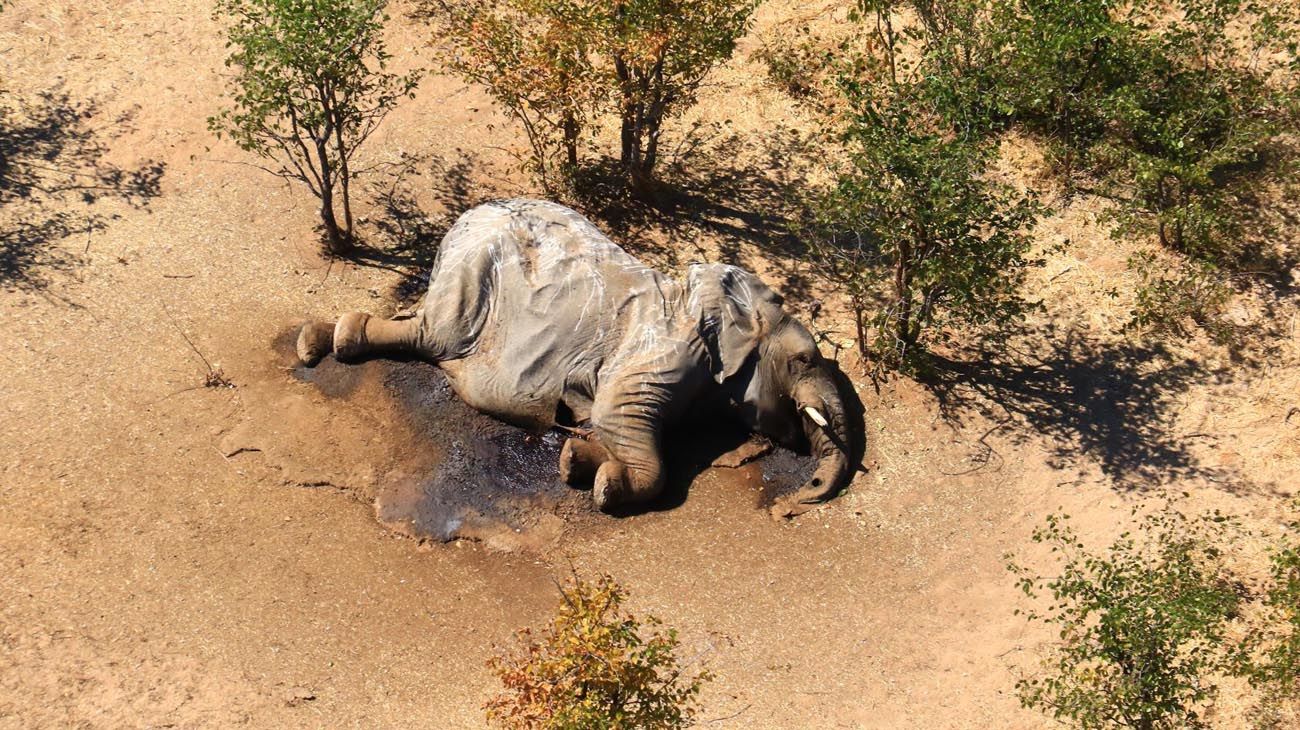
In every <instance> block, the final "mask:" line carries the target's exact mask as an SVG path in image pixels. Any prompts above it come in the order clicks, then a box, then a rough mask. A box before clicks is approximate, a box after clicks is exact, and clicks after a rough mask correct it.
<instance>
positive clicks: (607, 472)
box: [591, 459, 664, 512]
mask: <svg viewBox="0 0 1300 730" xmlns="http://www.w3.org/2000/svg"><path fill="white" fill-rule="evenodd" d="M663 491H664V478H663V469H662V468H661V467H660V465H659V464H658V463H656V464H654V465H653V466H636V467H633V466H628V465H626V464H623V463H622V462H620V461H618V460H617V459H610V460H609V461H606V462H605V463H604V464H601V465H600V468H599V469H597V470H596V481H595V483H594V484H593V485H592V488H591V501H592V502H593V503H594V504H595V505H596V509H598V510H600V511H601V512H611V511H613V510H616V509H619V508H621V507H633V506H639V505H644V504H646V503H648V502H650V501H651V500H653V499H654V498H656V497H658V496H659V495H660V494H662V493H663Z"/></svg>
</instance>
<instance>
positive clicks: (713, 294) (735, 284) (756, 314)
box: [690, 264, 782, 383]
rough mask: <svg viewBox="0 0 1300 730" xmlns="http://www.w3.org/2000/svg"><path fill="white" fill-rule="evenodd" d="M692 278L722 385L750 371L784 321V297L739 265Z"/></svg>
mask: <svg viewBox="0 0 1300 730" xmlns="http://www.w3.org/2000/svg"><path fill="white" fill-rule="evenodd" d="M690 279H691V288H692V292H691V297H692V299H694V300H696V301H697V302H698V304H699V306H700V309H701V312H700V315H701V317H700V323H701V335H702V336H703V339H704V342H705V345H706V346H707V348H708V351H709V356H710V358H711V359H712V366H711V370H712V373H713V377H714V379H715V380H717V381H718V382H719V383H721V382H722V381H724V380H726V379H727V378H729V377H731V376H733V375H735V374H736V373H737V372H739V371H740V370H741V368H743V367H744V366H745V363H746V362H747V361H748V360H749V358H750V357H751V356H753V355H754V352H755V350H757V349H758V345H759V344H760V343H761V342H762V341H763V338H764V337H766V336H767V334H768V333H769V332H770V331H771V329H772V325H774V324H775V323H776V321H777V320H778V319H780V317H781V313H782V309H781V297H780V296H778V295H777V294H776V292H773V291H772V290H771V289H769V288H768V287H767V285H766V284H764V283H763V282H762V281H760V280H759V278H758V277H757V276H754V275H753V274H751V273H749V272H748V271H744V270H743V269H738V268H736V267H734V266H726V265H721V264H709V265H698V266H695V267H693V268H692V270H691V277H690Z"/></svg>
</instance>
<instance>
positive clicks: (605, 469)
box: [591, 460, 628, 512]
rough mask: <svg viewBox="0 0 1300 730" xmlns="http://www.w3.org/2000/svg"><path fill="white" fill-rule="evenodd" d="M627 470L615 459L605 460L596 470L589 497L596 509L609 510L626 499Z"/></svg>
mask: <svg viewBox="0 0 1300 730" xmlns="http://www.w3.org/2000/svg"><path fill="white" fill-rule="evenodd" d="M627 491H628V489H627V470H626V469H624V468H623V465H622V464H620V463H618V462H616V461H612V460H611V461H606V462H605V463H604V464H601V465H600V468H599V469H597V470H596V482H595V484H594V485H593V486H592V489H591V499H592V502H594V503H595V505H596V509H598V510H600V511H601V512H609V511H611V510H613V509H614V508H616V507H618V506H619V505H621V504H623V502H625V501H626V499H627Z"/></svg>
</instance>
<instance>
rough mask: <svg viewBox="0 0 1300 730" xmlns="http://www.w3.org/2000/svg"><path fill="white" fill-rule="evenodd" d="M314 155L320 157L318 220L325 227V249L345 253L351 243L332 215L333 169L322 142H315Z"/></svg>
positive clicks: (335, 252) (350, 246)
mask: <svg viewBox="0 0 1300 730" xmlns="http://www.w3.org/2000/svg"><path fill="white" fill-rule="evenodd" d="M316 153H317V154H318V155H319V156H320V181H321V183H320V219H321V224H322V225H324V227H325V242H326V247H327V248H328V250H329V252H330V253H332V254H342V253H347V252H348V251H350V250H351V248H352V245H351V244H352V241H351V239H350V238H349V237H348V236H346V235H344V232H343V231H341V230H340V229H339V223H338V219H337V218H336V217H335V215H334V182H335V181H334V168H333V166H332V165H331V164H330V161H329V156H328V154H327V152H326V150H325V144H324V143H323V142H317V144H316Z"/></svg>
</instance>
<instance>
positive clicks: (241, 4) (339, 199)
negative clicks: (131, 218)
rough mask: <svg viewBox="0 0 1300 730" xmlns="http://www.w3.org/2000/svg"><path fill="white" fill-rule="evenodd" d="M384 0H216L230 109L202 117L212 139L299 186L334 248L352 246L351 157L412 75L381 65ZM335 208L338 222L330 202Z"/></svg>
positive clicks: (407, 88) (404, 92) (409, 85)
mask: <svg viewBox="0 0 1300 730" xmlns="http://www.w3.org/2000/svg"><path fill="white" fill-rule="evenodd" d="M384 6H385V2H384V0H219V1H218V3H217V11H216V15H217V17H218V18H219V19H224V20H226V21H227V22H229V23H230V26H229V28H228V31H227V32H228V36H229V41H228V43H227V45H228V46H229V47H230V48H232V49H233V52H232V53H231V55H230V57H229V58H227V59H226V66H228V67H230V68H232V69H234V72H235V73H234V77H233V78H232V79H231V82H230V86H231V89H232V94H233V102H234V106H233V107H232V108H229V109H225V110H223V111H222V112H221V113H219V114H217V115H216V116H214V117H212V118H210V119H209V120H208V126H209V128H210V129H211V130H212V131H213V132H214V133H216V134H217V135H218V136H221V135H223V134H226V135H230V137H231V138H232V139H233V140H234V141H235V142H236V143H237V144H238V145H239V146H240V147H241V148H242V149H244V150H247V151H249V152H253V153H255V154H257V155H258V156H259V157H261V158H263V159H265V160H268V161H269V162H271V163H272V164H273V165H274V167H271V168H264V169H267V170H268V171H269V172H271V173H273V174H275V175H278V176H280V177H283V178H285V179H287V180H295V181H298V182H300V183H303V184H305V185H306V186H307V187H308V188H309V189H310V190H311V192H312V194H313V195H315V196H316V197H317V198H318V199H319V200H320V203H321V208H320V216H321V224H322V226H323V227H324V230H325V238H326V242H327V243H328V245H329V248H330V250H331V251H333V252H342V251H346V250H348V249H349V248H351V246H352V243H353V225H352V223H353V221H352V202H351V195H350V183H351V181H352V179H353V177H354V176H355V175H356V170H355V169H353V167H352V164H351V163H352V158H353V155H354V154H355V153H356V151H357V148H358V147H360V146H361V144H362V143H363V142H365V141H366V139H367V138H368V137H369V136H370V135H371V133H372V132H374V131H375V128H376V127H377V126H378V125H379V123H380V121H381V120H383V118H384V116H385V115H386V114H388V112H389V110H390V109H392V108H393V106H394V105H395V104H396V103H397V101H398V100H399V99H401V98H402V97H403V96H409V95H411V94H412V93H413V91H414V89H415V84H416V79H417V74H416V73H411V74H407V75H404V76H399V75H395V74H392V73H388V72H387V71H385V67H386V64H387V62H388V59H389V55H388V52H387V50H386V49H385V46H384V41H383V36H382V31H383V24H384V21H386V20H387V16H386V15H385V14H384V12H383V10H384ZM337 205H341V206H342V208H343V211H342V217H343V220H342V222H340V221H339V217H338V212H337V210H336V206H337Z"/></svg>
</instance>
